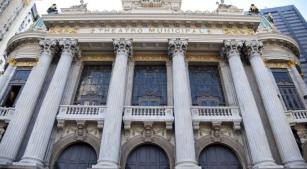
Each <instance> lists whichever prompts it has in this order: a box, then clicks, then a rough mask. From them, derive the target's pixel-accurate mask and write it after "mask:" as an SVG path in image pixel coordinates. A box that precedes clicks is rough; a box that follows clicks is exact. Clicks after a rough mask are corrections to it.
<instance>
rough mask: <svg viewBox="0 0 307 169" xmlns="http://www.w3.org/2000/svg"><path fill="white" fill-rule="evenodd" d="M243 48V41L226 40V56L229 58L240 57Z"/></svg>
mask: <svg viewBox="0 0 307 169" xmlns="http://www.w3.org/2000/svg"><path fill="white" fill-rule="evenodd" d="M242 47H243V41H242V40H225V41H224V54H225V55H226V56H227V57H230V56H232V55H239V54H240V52H241V49H242Z"/></svg>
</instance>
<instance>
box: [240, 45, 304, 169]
mask: <svg viewBox="0 0 307 169" xmlns="http://www.w3.org/2000/svg"><path fill="white" fill-rule="evenodd" d="M262 47H263V44H262V42H260V41H257V40H252V41H246V42H245V49H246V52H247V56H248V58H249V61H250V63H251V65H252V69H253V71H254V74H255V77H256V81H257V84H258V86H259V90H260V94H261V98H262V100H263V104H264V107H265V110H266V113H267V116H268V119H269V121H270V124H271V128H272V130H273V135H274V137H275V141H276V144H277V147H278V150H279V153H280V156H281V159H282V162H283V163H284V164H285V166H286V167H287V168H307V165H306V164H305V162H304V160H303V158H302V156H301V153H300V150H299V148H298V146H297V144H296V141H295V138H294V135H293V133H292V130H291V128H290V125H289V122H288V120H287V118H286V115H285V110H284V108H283V106H282V103H281V102H280V99H279V98H278V93H277V92H276V90H275V88H276V86H275V84H274V82H273V79H272V76H271V75H270V74H269V71H268V69H267V68H266V66H265V64H264V62H263V60H262V58H261V52H262Z"/></svg>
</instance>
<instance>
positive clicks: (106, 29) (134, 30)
mask: <svg viewBox="0 0 307 169" xmlns="http://www.w3.org/2000/svg"><path fill="white" fill-rule="evenodd" d="M49 33H51V34H199V35H202V34H217V35H219V34H220V35H223V34H225V35H255V31H254V30H253V29H251V28H247V27H243V28H239V27H227V28H223V27H222V25H219V26H215V27H211V26H210V28H208V26H202V25H201V26H199V25H198V26H176V25H168V26H164V25H147V26H144V25H140V26H139V25H134V26H131V25H129V26H116V25H114V26H109V25H108V26H107V25H102V26H99V27H78V26H64V27H61V26H55V27H51V28H50V29H49Z"/></svg>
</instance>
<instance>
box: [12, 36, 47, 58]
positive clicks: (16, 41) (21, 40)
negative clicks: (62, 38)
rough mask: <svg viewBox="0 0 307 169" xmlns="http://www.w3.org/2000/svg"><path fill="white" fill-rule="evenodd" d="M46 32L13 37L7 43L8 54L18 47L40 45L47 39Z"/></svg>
mask: <svg viewBox="0 0 307 169" xmlns="http://www.w3.org/2000/svg"><path fill="white" fill-rule="evenodd" d="M45 35H46V33H45V32H23V33H20V34H17V35H15V36H13V37H12V38H11V39H10V40H9V41H8V43H7V48H6V52H7V54H9V53H11V52H12V51H13V50H14V49H15V48H16V47H17V46H19V45H21V44H25V43H37V44H38V43H39V41H40V40H41V39H43V38H44V37H45Z"/></svg>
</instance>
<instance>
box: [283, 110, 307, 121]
mask: <svg viewBox="0 0 307 169" xmlns="http://www.w3.org/2000/svg"><path fill="white" fill-rule="evenodd" d="M286 116H287V118H288V121H289V123H290V125H295V124H297V123H307V110H290V111H287V112H286Z"/></svg>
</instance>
